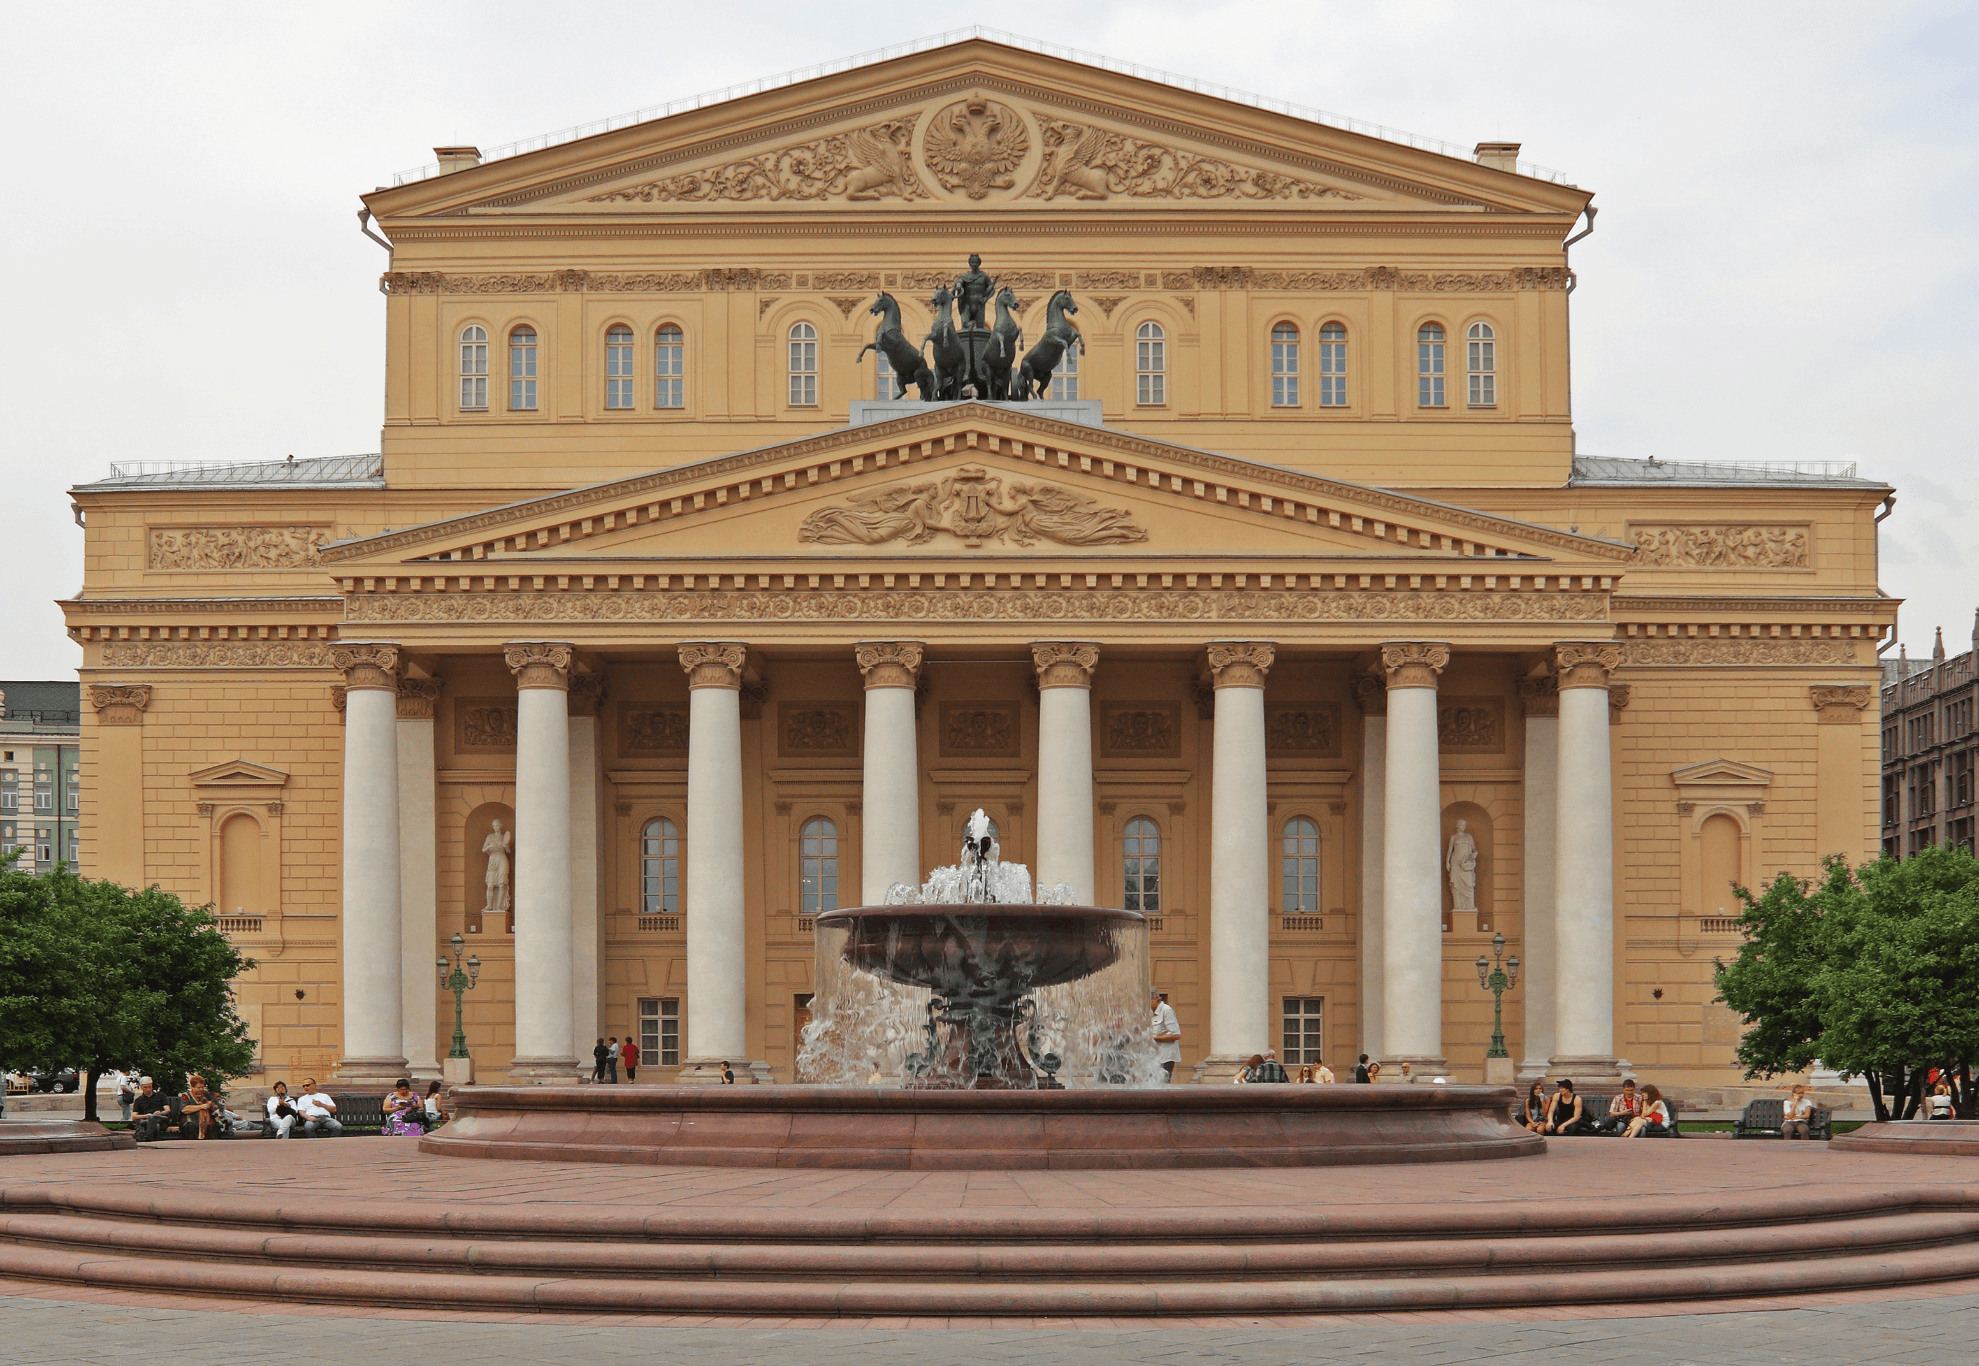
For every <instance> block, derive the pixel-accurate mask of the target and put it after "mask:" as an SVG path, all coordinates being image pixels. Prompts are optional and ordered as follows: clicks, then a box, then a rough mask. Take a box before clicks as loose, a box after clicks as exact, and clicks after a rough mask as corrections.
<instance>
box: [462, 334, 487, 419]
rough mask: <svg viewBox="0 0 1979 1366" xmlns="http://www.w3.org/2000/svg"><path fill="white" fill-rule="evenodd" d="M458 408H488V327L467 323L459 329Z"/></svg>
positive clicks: (473, 411)
mask: <svg viewBox="0 0 1979 1366" xmlns="http://www.w3.org/2000/svg"><path fill="white" fill-rule="evenodd" d="M460 408H461V411H462V412H464V413H475V412H486V411H487V410H488V329H487V328H485V327H483V326H481V324H479V323H469V324H468V325H467V326H466V327H464V328H462V329H461V331H460Z"/></svg>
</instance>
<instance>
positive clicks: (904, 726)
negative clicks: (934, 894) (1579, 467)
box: [855, 640, 921, 906]
mask: <svg viewBox="0 0 1979 1366" xmlns="http://www.w3.org/2000/svg"><path fill="white" fill-rule="evenodd" d="M855 657H856V658H857V659H858V661H859V672H860V673H862V674H864V675H865V676H866V754H865V767H864V769H863V771H862V772H863V786H862V789H861V792H860V812H861V820H862V822H863V823H862V825H861V826H860V840H859V893H860V900H861V901H863V902H864V903H865V904H866V905H868V906H878V905H881V904H882V903H884V902H885V901H886V892H887V888H889V887H891V886H893V884H894V883H896V882H904V883H906V884H907V885H908V886H910V887H918V886H920V885H921V755H920V749H919V745H918V741H917V740H916V738H915V734H914V685H915V683H916V682H918V681H919V678H920V670H921V647H920V645H919V643H917V642H915V641H911V640H872V641H863V642H861V643H860V644H859V645H858V646H857V647H856V648H855Z"/></svg>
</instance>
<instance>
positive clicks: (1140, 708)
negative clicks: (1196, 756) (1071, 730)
mask: <svg viewBox="0 0 1979 1366" xmlns="http://www.w3.org/2000/svg"><path fill="white" fill-rule="evenodd" d="M1099 748H1100V754H1101V756H1102V757H1104V758H1108V759H1173V758H1177V757H1179V756H1180V754H1181V753H1182V708H1181V707H1180V706H1179V705H1178V704H1175V703H1172V702H1108V703H1105V704H1103V705H1102V707H1101V708H1100V741H1099Z"/></svg>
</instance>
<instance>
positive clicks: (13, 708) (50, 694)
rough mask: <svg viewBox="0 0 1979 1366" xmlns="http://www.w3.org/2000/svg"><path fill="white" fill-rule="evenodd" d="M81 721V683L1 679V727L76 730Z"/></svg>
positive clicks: (9, 728)
mask: <svg viewBox="0 0 1979 1366" xmlns="http://www.w3.org/2000/svg"><path fill="white" fill-rule="evenodd" d="M81 724H82V684H80V683H74V682H62V681H60V680H56V681H52V682H43V681H38V680H32V679H29V680H13V681H0V729H4V730H10V731H18V730H20V729H22V728H24V727H45V728H65V729H69V730H73V729H75V728H76V727H77V726H80V725H81Z"/></svg>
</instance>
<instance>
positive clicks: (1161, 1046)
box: [1148, 991, 1182, 1081]
mask: <svg viewBox="0 0 1979 1366" xmlns="http://www.w3.org/2000/svg"><path fill="white" fill-rule="evenodd" d="M1148 1001H1149V1003H1150V1004H1152V1005H1153V1007H1154V1060H1155V1061H1156V1062H1158V1063H1160V1064H1161V1071H1162V1080H1163V1081H1174V1080H1175V1064H1176V1063H1178V1062H1180V1061H1182V1022H1181V1020H1179V1019H1177V1018H1176V1016H1175V1007H1174V1006H1172V1005H1170V1004H1168V998H1167V997H1166V996H1163V995H1162V994H1161V993H1160V992H1158V991H1152V992H1149V993H1148Z"/></svg>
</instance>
